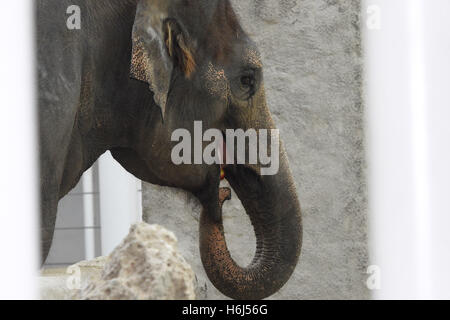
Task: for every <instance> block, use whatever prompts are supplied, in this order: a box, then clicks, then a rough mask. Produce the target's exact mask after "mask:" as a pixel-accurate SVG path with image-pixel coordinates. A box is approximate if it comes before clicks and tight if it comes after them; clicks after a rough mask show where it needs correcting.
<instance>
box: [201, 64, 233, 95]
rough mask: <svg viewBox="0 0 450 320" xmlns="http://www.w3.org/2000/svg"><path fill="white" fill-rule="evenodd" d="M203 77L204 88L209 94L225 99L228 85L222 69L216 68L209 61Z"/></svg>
mask: <svg viewBox="0 0 450 320" xmlns="http://www.w3.org/2000/svg"><path fill="white" fill-rule="evenodd" d="M204 77H205V80H206V88H207V90H208V92H209V93H210V94H211V95H213V96H217V97H219V98H222V99H226V98H227V97H228V92H229V86H228V79H227V76H226V75H225V70H224V69H222V68H216V67H215V66H214V65H213V64H212V63H211V62H210V63H209V64H208V68H207V70H206V72H205V74H204Z"/></svg>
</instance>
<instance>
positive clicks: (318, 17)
mask: <svg viewBox="0 0 450 320" xmlns="http://www.w3.org/2000/svg"><path fill="white" fill-rule="evenodd" d="M232 2H233V4H234V7H235V10H236V12H237V13H238V15H239V16H240V17H241V22H242V24H243V25H244V27H245V29H246V30H247V32H248V33H249V34H250V35H251V37H252V38H253V39H254V40H255V41H256V42H257V43H258V45H259V48H260V50H261V53H262V56H263V60H264V64H265V73H264V74H265V86H266V91H267V98H268V103H269V107H270V110H271V112H272V115H273V118H274V120H275V122H276V124H277V126H278V128H279V129H280V130H281V136H282V139H283V140H284V142H285V146H286V149H287V152H288V155H289V160H290V164H291V168H292V171H293V175H294V180H295V181H296V184H297V189H298V194H299V198H300V202H301V205H302V210H303V223H304V242H303V250H302V255H301V258H300V262H299V264H298V266H297V269H296V271H295V273H294V275H293V277H292V278H291V279H290V281H289V282H288V283H287V285H286V286H285V287H284V288H283V289H282V290H280V291H279V292H278V293H277V294H275V295H274V296H273V297H272V298H275V299H365V298H368V297H369V295H370V293H369V291H368V290H367V288H366V286H365V281H366V278H367V275H366V274H365V271H366V268H367V261H368V255H367V228H366V185H365V178H364V165H365V164H364V148H363V124H362V112H363V106H362V98H361V56H360V54H361V53H360V33H359V28H358V26H359V1H358V0H278V1H276V0H246V1H242V0H233V1H232ZM199 211H200V208H199V207H198V205H197V204H196V203H195V202H193V200H192V199H189V198H188V197H186V196H185V195H183V194H182V193H180V192H174V191H171V190H170V189H166V188H160V187H155V186H151V185H145V187H144V212H145V213H144V214H145V219H146V220H147V221H148V222H150V223H158V224H161V225H163V226H165V227H167V228H168V229H170V230H172V231H174V232H175V234H176V235H177V237H178V239H179V246H180V251H181V252H182V253H183V255H184V257H185V258H186V260H187V261H188V263H189V264H191V265H192V267H193V269H194V271H195V272H196V274H197V277H198V281H199V284H200V286H201V288H203V292H202V293H201V295H200V296H199V298H202V297H204V298H208V299H211V298H219V299H220V298H223V296H222V295H221V294H220V293H219V292H218V291H217V290H216V289H215V288H214V287H213V286H212V284H211V283H210V282H208V280H207V279H206V275H205V273H204V271H203V268H202V266H201V262H200V257H199V252H198V215H199ZM224 221H225V230H226V232H227V240H228V244H229V247H230V248H231V251H232V255H233V256H234V257H235V259H236V260H237V261H238V262H240V263H243V264H244V263H248V262H249V261H250V260H251V258H252V255H253V252H254V246H255V244H254V241H255V240H254V234H253V231H252V228H251V226H250V223H249V220H248V218H247V217H246V216H245V214H243V212H242V206H241V205H240V203H239V201H238V200H237V197H236V196H234V200H232V201H231V202H227V204H226V208H225V209H224Z"/></svg>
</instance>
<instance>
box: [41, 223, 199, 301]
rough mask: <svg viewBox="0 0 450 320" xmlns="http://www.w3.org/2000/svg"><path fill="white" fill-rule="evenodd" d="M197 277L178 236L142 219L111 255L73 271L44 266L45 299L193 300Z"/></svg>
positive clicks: (74, 266) (71, 268) (83, 264)
mask: <svg viewBox="0 0 450 320" xmlns="http://www.w3.org/2000/svg"><path fill="white" fill-rule="evenodd" d="M195 283H196V280H195V275H194V272H193V271H192V269H191V267H190V266H189V265H188V264H187V263H186V261H185V260H184V258H183V257H182V256H181V254H180V253H179V252H178V248H177V239H176V237H175V235H174V234H173V233H172V232H170V231H168V230H166V229H164V228H163V227H161V226H158V225H149V224H146V223H140V224H137V225H134V226H132V227H131V228H130V233H129V234H128V236H127V237H126V238H125V239H124V240H123V241H122V243H121V244H120V245H119V246H118V247H117V248H116V249H114V251H113V252H112V253H111V254H110V255H109V256H108V257H99V258H96V259H94V260H91V261H82V262H79V263H77V264H75V265H72V266H70V267H68V268H67V269H50V270H44V271H43V273H42V276H41V278H40V285H41V298H42V299H44V300H53V299H66V300H76V299H81V300H193V299H195V296H196V295H195V291H196V289H195Z"/></svg>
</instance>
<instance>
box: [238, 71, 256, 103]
mask: <svg viewBox="0 0 450 320" xmlns="http://www.w3.org/2000/svg"><path fill="white" fill-rule="evenodd" d="M240 82H241V88H242V91H244V93H245V95H246V98H247V99H250V98H251V97H253V95H254V94H255V92H256V77H255V75H254V74H245V75H242V76H241V78H240Z"/></svg>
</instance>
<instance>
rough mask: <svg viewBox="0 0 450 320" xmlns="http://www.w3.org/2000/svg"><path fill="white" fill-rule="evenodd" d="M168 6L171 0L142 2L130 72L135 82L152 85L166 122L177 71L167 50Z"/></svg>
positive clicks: (137, 9) (133, 36)
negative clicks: (169, 97)
mask: <svg viewBox="0 0 450 320" xmlns="http://www.w3.org/2000/svg"><path fill="white" fill-rule="evenodd" d="M168 3H169V1H167V0H162V1H161V0H153V1H150V0H141V1H139V3H138V5H137V8H136V18H135V21H134V26H133V34H132V41H133V51H132V58H131V68H130V75H131V77H132V78H134V79H137V80H140V81H144V82H147V83H148V84H149V87H150V90H152V91H153V93H154V100H155V102H156V103H157V104H158V105H159V107H160V108H161V113H162V116H163V118H164V114H165V109H166V102H167V93H168V91H169V86H170V78H171V75H172V70H173V60H172V58H171V57H170V56H169V53H168V50H167V48H166V45H165V41H164V37H165V34H164V30H163V29H164V27H163V26H164V23H165V19H166V18H167V12H168Z"/></svg>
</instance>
